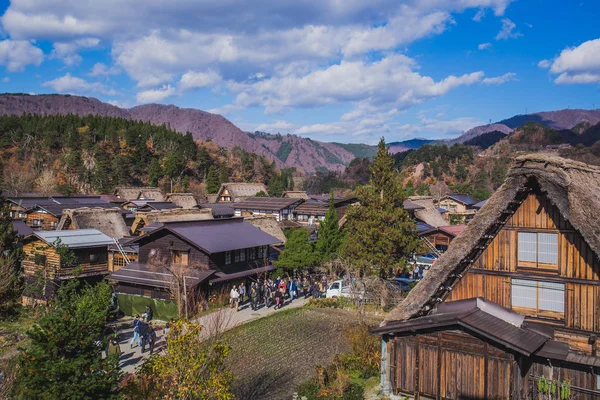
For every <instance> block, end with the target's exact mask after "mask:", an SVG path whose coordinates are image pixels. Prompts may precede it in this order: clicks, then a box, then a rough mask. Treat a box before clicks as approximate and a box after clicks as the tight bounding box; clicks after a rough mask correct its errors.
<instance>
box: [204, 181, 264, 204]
mask: <svg viewBox="0 0 600 400" xmlns="http://www.w3.org/2000/svg"><path fill="white" fill-rule="evenodd" d="M261 192H262V193H264V194H265V195H267V196H268V195H269V192H268V191H267V187H266V186H265V185H264V184H263V183H239V182H230V183H223V184H222V185H221V187H220V188H219V191H218V192H217V199H216V202H217V203H231V202H236V201H241V200H243V199H246V198H248V197H254V196H256V195H257V194H259V193H261Z"/></svg>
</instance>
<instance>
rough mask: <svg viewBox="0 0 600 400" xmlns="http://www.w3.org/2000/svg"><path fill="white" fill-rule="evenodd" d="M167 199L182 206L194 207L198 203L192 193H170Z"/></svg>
mask: <svg viewBox="0 0 600 400" xmlns="http://www.w3.org/2000/svg"><path fill="white" fill-rule="evenodd" d="M166 200H167V201H170V202H171V203H173V204H176V205H178V206H179V207H181V208H194V207H196V206H197V205H198V201H197V200H196V198H195V197H194V195H193V194H192V193H168V194H167V199H166Z"/></svg>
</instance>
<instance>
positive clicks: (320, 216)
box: [293, 196, 358, 225]
mask: <svg viewBox="0 0 600 400" xmlns="http://www.w3.org/2000/svg"><path fill="white" fill-rule="evenodd" d="M356 204H358V199H357V198H356V197H353V196H348V197H338V198H335V199H334V201H333V205H334V207H335V209H336V211H337V214H338V218H339V219H340V220H341V219H342V218H343V216H344V214H345V212H346V209H347V208H348V207H349V206H352V205H356ZM328 208H329V198H325V197H321V198H318V199H315V198H312V199H310V200H307V201H305V202H304V203H302V204H300V205H299V206H298V207H296V208H295V209H294V211H293V215H294V217H293V220H294V221H296V222H298V223H301V224H303V225H318V224H319V222H321V221H322V220H324V219H325V214H326V213H327V209H328Z"/></svg>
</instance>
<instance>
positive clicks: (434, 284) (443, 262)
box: [386, 154, 600, 321]
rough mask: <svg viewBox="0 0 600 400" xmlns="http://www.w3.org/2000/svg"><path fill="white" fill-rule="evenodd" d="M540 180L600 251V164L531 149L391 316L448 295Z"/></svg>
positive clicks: (418, 311)
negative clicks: (450, 289) (533, 152)
mask: <svg viewBox="0 0 600 400" xmlns="http://www.w3.org/2000/svg"><path fill="white" fill-rule="evenodd" d="M532 185H539V188H540V190H541V192H542V193H543V194H544V195H546V196H547V197H548V199H549V200H550V202H551V203H552V204H554V205H555V206H556V207H557V208H558V210H559V211H560V213H561V214H562V216H563V217H564V218H565V219H566V220H568V221H569V222H570V223H571V225H572V226H573V228H574V229H575V230H577V231H578V232H579V233H580V234H581V235H582V237H583V238H584V240H585V241H586V242H587V244H588V245H589V246H590V248H591V249H592V251H593V252H594V253H595V255H596V257H597V256H598V255H599V254H600V224H598V223H597V221H598V215H600V167H596V166H591V165H588V164H584V163H580V162H577V161H572V160H566V159H564V158H560V157H555V156H553V155H548V154H531V155H527V156H521V157H519V158H517V159H516V160H515V164H514V166H513V167H512V168H511V169H510V171H509V172H508V175H507V178H506V180H505V182H504V184H503V185H502V186H501V187H500V188H499V189H498V190H497V191H496V193H494V195H493V196H492V197H491V198H490V199H489V200H488V202H487V203H486V205H485V206H483V208H482V209H481V210H480V211H479V212H477V214H475V216H474V217H473V220H472V221H471V222H470V223H469V225H468V226H467V228H466V230H465V231H464V232H463V233H462V234H461V235H460V236H458V237H457V238H456V239H454V240H453V241H452V244H451V245H450V247H449V248H448V251H446V252H445V253H444V254H443V255H442V256H441V257H440V258H439V260H438V262H436V263H435V264H434V266H433V267H432V268H431V269H430V270H429V272H428V273H427V274H426V275H425V276H424V277H423V279H421V281H420V282H419V284H417V286H416V287H415V288H414V289H413V290H411V291H410V293H409V294H408V296H407V297H406V298H405V299H404V301H403V302H402V303H401V304H400V305H399V306H398V307H397V308H396V309H395V310H393V311H392V312H390V313H389V314H388V316H387V318H386V320H387V321H394V320H406V319H409V318H411V317H413V316H417V315H423V314H424V313H426V312H428V310H430V309H432V308H433V307H432V306H433V305H434V304H435V302H436V299H438V298H440V299H443V298H445V297H446V296H447V293H448V292H447V291H446V288H451V287H452V286H453V285H454V284H456V283H457V282H458V279H460V277H459V276H460V275H462V276H464V272H465V271H467V270H468V269H469V267H470V266H471V265H472V262H473V261H474V260H477V258H478V257H479V256H480V255H481V253H482V252H483V250H484V249H485V248H486V247H487V245H488V244H489V243H490V242H491V240H493V238H494V237H495V236H496V234H497V232H498V231H499V229H500V228H501V227H502V226H503V225H504V224H505V223H506V221H507V220H508V219H509V217H510V216H511V215H512V213H514V211H515V210H516V209H517V208H518V207H519V204H520V202H521V201H522V200H523V199H524V198H525V197H526V196H527V195H528V193H529V192H530V190H531V187H532Z"/></svg>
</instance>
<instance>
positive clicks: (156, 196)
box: [115, 187, 165, 201]
mask: <svg viewBox="0 0 600 400" xmlns="http://www.w3.org/2000/svg"><path fill="white" fill-rule="evenodd" d="M115 195H116V196H119V198H120V199H121V200H123V201H129V200H138V199H143V200H150V199H151V200H156V201H164V200H165V197H164V195H163V194H162V192H161V191H160V189H158V188H155V187H118V188H116V189H115Z"/></svg>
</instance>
